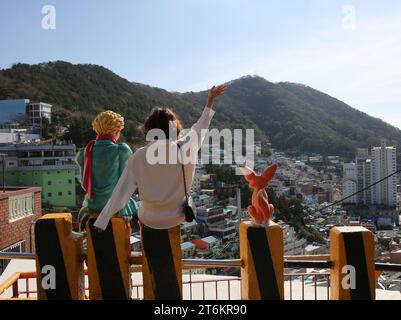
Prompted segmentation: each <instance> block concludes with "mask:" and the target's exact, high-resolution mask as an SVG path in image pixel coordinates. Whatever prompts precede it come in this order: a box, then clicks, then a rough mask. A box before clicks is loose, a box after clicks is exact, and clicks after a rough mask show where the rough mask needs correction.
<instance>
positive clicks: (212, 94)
mask: <svg viewBox="0 0 401 320" xmlns="http://www.w3.org/2000/svg"><path fill="white" fill-rule="evenodd" d="M226 90H227V85H225V84H222V85H219V86H217V87H213V88H211V89H210V90H209V94H208V98H207V103H206V107H205V109H204V110H203V112H202V115H201V116H200V118H199V119H198V121H197V122H196V123H195V124H194V125H193V126H192V128H191V130H190V131H189V132H188V133H187V134H185V135H184V136H183V137H180V138H179V139H178V141H177V142H178V143H179V144H180V145H184V144H185V143H186V141H187V140H189V141H190V144H191V146H190V149H191V150H192V149H194V150H195V151H196V152H198V151H199V149H200V147H201V145H202V143H203V140H204V138H205V132H202V131H204V130H206V129H208V128H209V125H210V121H211V120H212V117H213V115H214V113H215V111H214V110H213V103H214V101H215V99H216V98H217V97H219V96H221V95H223V94H224V93H225V92H226ZM185 149H186V148H185Z"/></svg>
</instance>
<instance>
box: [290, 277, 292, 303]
mask: <svg viewBox="0 0 401 320" xmlns="http://www.w3.org/2000/svg"><path fill="white" fill-rule="evenodd" d="M290 300H292V275H291V274H290Z"/></svg>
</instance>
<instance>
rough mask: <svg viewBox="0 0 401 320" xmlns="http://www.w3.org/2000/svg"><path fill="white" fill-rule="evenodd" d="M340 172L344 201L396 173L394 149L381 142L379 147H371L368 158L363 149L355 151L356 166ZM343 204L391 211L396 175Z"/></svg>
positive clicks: (345, 166)
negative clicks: (381, 206)
mask: <svg viewBox="0 0 401 320" xmlns="http://www.w3.org/2000/svg"><path fill="white" fill-rule="evenodd" d="M343 168H344V175H343V196H344V197H347V196H349V195H352V194H353V193H355V192H357V191H359V190H363V189H366V188H367V187H368V186H370V185H372V184H373V183H375V182H377V181H380V180H382V179H384V178H385V177H387V176H389V175H391V174H392V173H394V172H395V171H396V170H397V158H396V148H395V147H387V146H386V144H385V142H383V143H382V145H381V146H380V147H373V148H372V150H371V154H370V155H369V153H368V150H367V149H358V152H357V156H356V163H347V164H344V167H343ZM344 203H348V204H358V205H368V206H370V205H384V206H386V207H390V208H393V207H395V206H396V203H397V177H396V175H394V176H392V177H390V178H388V179H386V180H384V181H383V182H381V183H379V184H377V185H375V186H373V187H371V188H369V189H367V190H364V191H363V192H361V193H359V194H357V195H356V196H355V197H351V198H350V199H347V200H346V201H344Z"/></svg>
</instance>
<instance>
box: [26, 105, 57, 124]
mask: <svg viewBox="0 0 401 320" xmlns="http://www.w3.org/2000/svg"><path fill="white" fill-rule="evenodd" d="M51 114H52V105H51V104H48V103H44V102H31V103H30V104H29V105H28V106H27V107H26V115H27V118H28V121H29V123H30V124H31V125H38V126H41V124H42V119H43V118H47V119H48V120H49V122H51Z"/></svg>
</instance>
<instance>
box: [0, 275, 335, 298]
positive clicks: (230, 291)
mask: <svg viewBox="0 0 401 320" xmlns="http://www.w3.org/2000/svg"><path fill="white" fill-rule="evenodd" d="M202 275H203V274H202ZM184 276H185V277H189V279H188V280H184V281H183V291H184V297H186V298H187V299H188V298H189V300H213V299H215V300H219V299H224V300H236V299H240V298H241V278H240V277H237V276H224V277H223V276H221V277H220V278H219V277H218V276H216V278H214V279H192V278H193V276H194V275H193V273H192V271H191V270H189V274H186V275H184ZM198 276H200V275H198ZM11 278H13V280H11V282H10V283H9V286H8V287H7V288H4V291H5V290H7V289H9V288H12V298H19V299H33V298H36V295H37V291H36V290H34V289H31V287H33V286H32V284H30V281H35V282H36V273H34V272H26V273H19V274H15V275H13V277H11ZM11 278H10V279H11ZM85 279H86V280H87V277H85ZM284 279H285V280H286V281H285V283H286V286H285V293H286V295H285V296H286V299H289V300H295V299H299V298H300V300H305V299H307V298H309V299H310V298H312V299H314V300H326V299H329V297H330V274H329V273H318V272H312V273H287V274H285V275H284ZM296 282H298V284H299V286H300V288H301V289H300V292H301V294H300V295H299V290H295V289H299V286H295V285H294V283H296ZM233 283H238V286H237V287H234V286H233ZM221 284H223V285H221ZM219 285H220V286H219ZM322 286H323V289H324V290H325V294H324V295H322V294H319V293H318V291H319V290H318V288H319V287H322ZM21 287H23V288H21ZM35 287H36V283H35ZM196 287H198V288H196ZM199 288H201V290H199ZM306 288H307V289H308V292H310V291H311V290H313V292H314V294H312V295H310V294H309V295H306V292H305V289H306ZM194 289H198V290H195V292H194ZM320 291H321V290H320ZM1 293H2V292H0V294H1ZM85 293H86V298H88V297H89V289H88V287H86V288H85ZM296 293H298V294H296ZM131 298H132V299H143V284H136V283H134V281H133V280H132V292H131Z"/></svg>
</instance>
